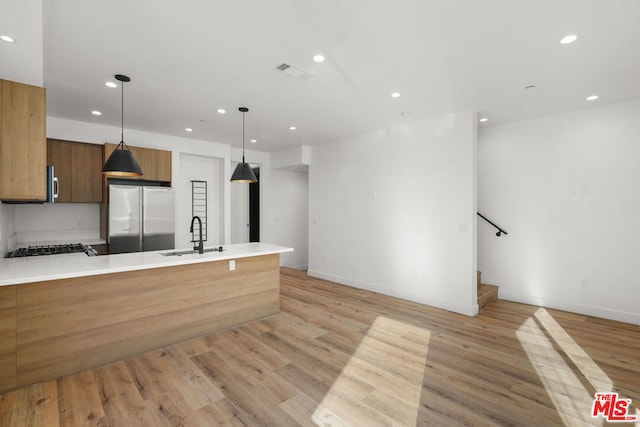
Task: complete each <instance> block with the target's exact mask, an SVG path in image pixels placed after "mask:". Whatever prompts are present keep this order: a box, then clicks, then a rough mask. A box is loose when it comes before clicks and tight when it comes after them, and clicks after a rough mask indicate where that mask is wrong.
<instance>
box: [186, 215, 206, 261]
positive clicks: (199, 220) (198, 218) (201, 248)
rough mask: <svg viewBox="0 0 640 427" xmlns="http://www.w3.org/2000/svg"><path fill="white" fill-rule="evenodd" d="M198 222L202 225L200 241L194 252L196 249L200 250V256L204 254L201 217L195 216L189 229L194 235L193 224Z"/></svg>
mask: <svg viewBox="0 0 640 427" xmlns="http://www.w3.org/2000/svg"><path fill="white" fill-rule="evenodd" d="M196 219H197V220H198V224H199V225H200V227H199V228H200V240H199V242H198V246H194V247H193V250H194V251H195V250H196V249H197V250H198V253H199V254H203V253H204V246H203V243H202V220H201V219H200V217H199V216H198V215H196V216H194V217H193V218H191V226H190V227H189V233H193V222H194V221H195V220H196Z"/></svg>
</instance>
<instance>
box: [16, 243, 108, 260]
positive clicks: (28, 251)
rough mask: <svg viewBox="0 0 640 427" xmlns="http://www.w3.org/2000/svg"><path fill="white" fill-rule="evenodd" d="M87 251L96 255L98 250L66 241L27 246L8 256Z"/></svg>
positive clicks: (91, 254)
mask: <svg viewBox="0 0 640 427" xmlns="http://www.w3.org/2000/svg"><path fill="white" fill-rule="evenodd" d="M82 252H84V253H86V254H87V255H89V256H94V255H96V251H95V250H94V249H93V248H92V247H91V246H89V245H83V244H82V243H66V244H62V245H39V246H27V247H26V248H18V249H16V250H15V251H13V252H9V254H8V255H7V258H20V257H27V256H40V255H58V254H75V253H82Z"/></svg>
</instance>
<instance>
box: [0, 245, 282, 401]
mask: <svg viewBox="0 0 640 427" xmlns="http://www.w3.org/2000/svg"><path fill="white" fill-rule="evenodd" d="M292 250H293V249H291V248H285V247H280V246H274V245H269V244H264V243H248V244H240V245H229V246H225V250H224V251H223V252H217V251H216V252H206V253H204V254H197V253H195V254H187V255H182V256H176V255H174V256H165V255H163V254H166V253H167V252H173V251H156V252H138V253H131V254H119V255H107V256H98V257H87V256H86V255H84V254H71V255H53V256H45V257H31V258H20V259H5V260H2V261H0V392H2V391H6V390H11V389H13V388H16V387H22V386H25V385H28V384H33V383H36V382H42V381H48V380H52V379H55V378H59V377H62V376H65V375H69V374H72V373H76V372H80V371H83V370H85V369H90V368H94V367H97V366H101V365H105V364H108V363H111V362H114V361H116V360H121V359H125V358H127V357H130V356H132V355H134V354H138V353H143V352H146V351H149V350H153V349H157V348H161V347H163V346H166V345H170V344H175V343H178V342H181V341H185V340H188V339H191V338H195V337H198V336H202V335H206V334H210V333H213V332H216V331H219V330H221V329H225V328H229V327H232V326H236V325H239V324H242V323H245V322H248V321H251V320H255V319H259V318H262V317H265V316H269V315H271V314H274V313H277V312H278V311H279V308H280V270H279V265H280V262H279V254H280V253H284V252H290V251H292Z"/></svg>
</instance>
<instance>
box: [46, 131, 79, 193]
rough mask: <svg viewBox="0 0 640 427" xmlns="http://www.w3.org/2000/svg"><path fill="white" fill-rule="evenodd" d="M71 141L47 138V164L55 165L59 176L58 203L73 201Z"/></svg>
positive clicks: (56, 173)
mask: <svg viewBox="0 0 640 427" xmlns="http://www.w3.org/2000/svg"><path fill="white" fill-rule="evenodd" d="M71 144H72V143H71V142H69V141H61V140H58V139H47V165H49V166H53V173H54V175H55V176H56V177H58V198H57V199H56V203H69V202H71V201H72V200H71V187H72V185H73V183H72V179H71Z"/></svg>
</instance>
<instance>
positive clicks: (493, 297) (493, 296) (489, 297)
mask: <svg viewBox="0 0 640 427" xmlns="http://www.w3.org/2000/svg"><path fill="white" fill-rule="evenodd" d="M497 300H498V286H496V285H487V284H485V283H482V284H480V285H479V286H478V306H479V307H480V308H482V307H484V306H485V305H487V304H489V303H491V302H495V301H497Z"/></svg>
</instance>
